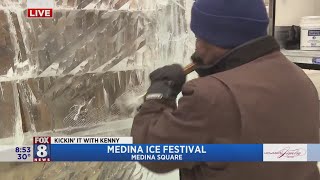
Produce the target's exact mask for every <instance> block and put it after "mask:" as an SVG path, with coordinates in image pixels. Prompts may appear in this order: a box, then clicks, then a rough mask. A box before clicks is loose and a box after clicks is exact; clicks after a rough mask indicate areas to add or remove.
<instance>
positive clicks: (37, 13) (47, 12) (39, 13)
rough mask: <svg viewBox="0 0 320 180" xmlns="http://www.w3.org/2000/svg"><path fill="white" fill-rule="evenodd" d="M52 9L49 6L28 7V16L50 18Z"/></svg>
mask: <svg viewBox="0 0 320 180" xmlns="http://www.w3.org/2000/svg"><path fill="white" fill-rule="evenodd" d="M52 17H53V9H51V8H29V9H28V18H52Z"/></svg>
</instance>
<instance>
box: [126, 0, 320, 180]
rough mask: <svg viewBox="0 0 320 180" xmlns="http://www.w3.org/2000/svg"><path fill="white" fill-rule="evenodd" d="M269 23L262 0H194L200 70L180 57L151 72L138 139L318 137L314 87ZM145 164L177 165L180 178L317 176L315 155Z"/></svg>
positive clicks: (300, 179) (304, 179)
mask: <svg viewBox="0 0 320 180" xmlns="http://www.w3.org/2000/svg"><path fill="white" fill-rule="evenodd" d="M268 23H269V21H268V16H267V12H266V9H265V5H264V3H263V1H262V0H197V1H196V2H195V3H194V5H193V8H192V19H191V29H192V31H193V32H194V34H195V35H196V37H197V42H196V54H197V55H198V56H199V57H200V59H201V60H198V61H197V62H196V63H197V64H198V65H199V67H198V69H197V70H196V71H197V72H198V74H199V76H200V77H199V78H197V79H194V80H192V81H190V82H187V83H185V81H186V77H185V75H184V73H183V69H182V67H181V66H180V65H170V66H165V67H163V68H160V69H157V70H156V71H154V72H152V73H151V74H150V80H151V86H150V88H149V90H148V93H147V96H146V100H145V102H144V103H143V105H142V106H141V109H140V111H139V113H138V114H137V115H136V117H135V118H134V122H133V126H132V132H131V134H132V136H133V141H134V143H141V144H143V143H151V144H156V143H159V144H171V143H174V144H197V143H198V144H232V143H236V144H241V143H245V144H247V143H248V144H251V143H253V144H263V143H265V144H266V143H283V144H284V143H319V133H318V128H319V103H318V94H317V91H316V89H315V87H314V85H313V84H312V82H311V81H310V79H309V78H308V77H307V76H306V75H305V73H304V72H303V71H302V70H301V69H300V68H299V67H297V66H296V65H294V64H293V63H291V62H290V61H289V60H287V59H286V57H285V56H284V55H283V54H281V52H280V49H279V45H278V44H277V42H276V41H275V40H274V38H273V37H270V36H267V27H268ZM181 91H182V94H183V97H182V98H181V99H180V100H179V102H178V106H176V103H175V100H176V97H177V95H178V93H179V92H181ZM154 94H161V96H154ZM141 164H142V165H143V166H145V167H146V168H148V169H149V170H151V171H154V172H157V173H166V172H169V171H172V170H174V169H180V178H181V179H183V180H284V179H288V180H318V179H319V171H318V169H317V166H316V163H313V162H311V163H287V162H284V163H219V162H203V163H169V162H168V163H167V162H166V163H165V162H161V163H159V162H158V163H152V162H144V163H141Z"/></svg>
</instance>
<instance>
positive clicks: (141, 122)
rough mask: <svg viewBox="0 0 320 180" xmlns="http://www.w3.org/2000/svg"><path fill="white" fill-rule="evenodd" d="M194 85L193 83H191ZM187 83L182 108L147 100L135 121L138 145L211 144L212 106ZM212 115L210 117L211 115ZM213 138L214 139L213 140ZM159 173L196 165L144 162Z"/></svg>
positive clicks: (135, 140)
mask: <svg viewBox="0 0 320 180" xmlns="http://www.w3.org/2000/svg"><path fill="white" fill-rule="evenodd" d="M191 82H192V81H191ZM191 82H188V83H187V84H186V85H185V86H184V88H183V91H182V93H183V97H182V98H181V99H180V100H179V103H178V104H179V106H178V108H177V107H176V105H175V103H173V105H172V104H171V105H170V104H168V103H165V102H161V101H159V100H149V101H146V102H145V103H144V104H143V105H142V107H141V109H140V111H139V113H138V114H137V115H136V117H135V118H134V120H133V126H132V130H131V135H132V137H133V142H134V143H135V144H209V143H212V141H211V140H212V137H211V135H210V133H208V132H210V131H212V129H211V128H212V126H211V125H209V124H210V123H209V121H210V120H211V121H212V117H209V116H210V115H209V114H208V112H211V111H212V106H213V105H212V104H210V103H211V102H208V100H207V99H208V98H205V97H204V96H203V95H201V94H200V93H199V92H198V91H197V90H196V86H195V85H194V84H192V83H191ZM208 115H209V116H208ZM210 139H211V140H210ZM141 164H142V166H144V167H146V168H147V169H149V170H151V171H153V172H156V173H166V172H169V171H172V170H174V169H177V168H179V169H180V168H185V169H191V168H193V167H195V166H197V165H198V164H197V163H181V162H179V163H176V162H170V163H168V162H142V163H141Z"/></svg>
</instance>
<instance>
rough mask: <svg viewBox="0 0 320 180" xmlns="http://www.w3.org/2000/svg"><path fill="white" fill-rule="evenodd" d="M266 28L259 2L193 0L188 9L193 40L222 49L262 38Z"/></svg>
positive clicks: (261, 0) (260, 0)
mask: <svg viewBox="0 0 320 180" xmlns="http://www.w3.org/2000/svg"><path fill="white" fill-rule="evenodd" d="M268 24H269V18H268V14H267V11H266V7H265V4H264V2H263V0H196V1H195V3H194V4H193V7H192V16H191V30H192V31H193V32H194V34H195V35H196V37H197V38H200V39H203V40H205V41H207V42H208V43H210V44H213V45H216V46H218V47H222V48H227V49H231V48H235V47H237V46H239V45H241V44H243V43H246V42H248V41H250V40H253V39H256V38H258V37H261V36H266V35H267V29H268Z"/></svg>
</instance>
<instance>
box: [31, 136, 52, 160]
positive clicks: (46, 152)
mask: <svg viewBox="0 0 320 180" xmlns="http://www.w3.org/2000/svg"><path fill="white" fill-rule="evenodd" d="M33 144H34V157H33V161H34V162H48V161H51V158H50V137H34V141H33Z"/></svg>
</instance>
